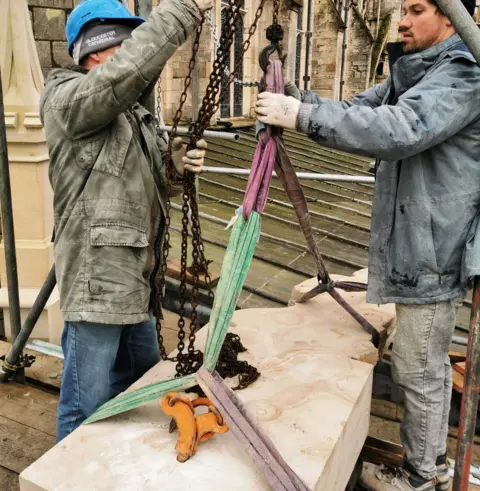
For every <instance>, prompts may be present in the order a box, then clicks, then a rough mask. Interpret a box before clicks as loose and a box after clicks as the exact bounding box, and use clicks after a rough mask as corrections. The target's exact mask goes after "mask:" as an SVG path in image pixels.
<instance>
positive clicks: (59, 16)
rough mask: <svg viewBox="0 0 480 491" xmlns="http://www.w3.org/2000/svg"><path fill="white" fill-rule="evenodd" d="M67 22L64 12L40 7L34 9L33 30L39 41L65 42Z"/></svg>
mask: <svg viewBox="0 0 480 491" xmlns="http://www.w3.org/2000/svg"><path fill="white" fill-rule="evenodd" d="M65 22H66V16H65V11H64V10H60V9H51V8H38V7H36V8H34V9H33V29H34V34H35V39H37V40H51V41H64V40H65Z"/></svg>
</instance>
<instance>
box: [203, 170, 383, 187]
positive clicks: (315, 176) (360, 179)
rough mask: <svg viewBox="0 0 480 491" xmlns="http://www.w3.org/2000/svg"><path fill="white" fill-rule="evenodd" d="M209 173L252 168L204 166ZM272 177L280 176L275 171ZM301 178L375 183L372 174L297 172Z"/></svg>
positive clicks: (232, 172) (239, 173) (241, 172)
mask: <svg viewBox="0 0 480 491" xmlns="http://www.w3.org/2000/svg"><path fill="white" fill-rule="evenodd" d="M203 172H206V173H209V174H229V175H231V176H248V175H250V169H239V168H235V167H209V166H203V167H202V173H203ZM272 177H278V176H277V174H276V173H275V172H273V173H272ZM297 177H298V178H299V179H308V180H310V181H325V182H355V183H360V184H373V183H374V182H375V178H374V177H370V176H350V175H348V174H318V173H317V172H297Z"/></svg>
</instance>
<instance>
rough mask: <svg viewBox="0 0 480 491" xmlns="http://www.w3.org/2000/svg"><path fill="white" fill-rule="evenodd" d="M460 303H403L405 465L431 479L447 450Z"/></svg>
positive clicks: (397, 378)
mask: <svg viewBox="0 0 480 491" xmlns="http://www.w3.org/2000/svg"><path fill="white" fill-rule="evenodd" d="M457 306H458V302H457V301H456V300H449V301H446V302H439V303H433V304H428V305H398V304H397V306H396V310H397V333H396V335H395V338H394V340H393V353H392V378H393V381H394V382H395V383H396V384H397V385H399V386H400V387H401V388H402V389H403V392H404V395H405V398H404V407H405V414H404V417H403V422H402V426H401V429H400V436H401V441H402V444H403V447H404V448H405V461H406V463H407V464H408V466H409V467H410V468H413V470H415V471H416V472H417V474H419V475H420V476H422V477H423V478H425V479H429V480H430V479H433V478H434V477H435V476H436V475H437V466H436V460H437V457H439V456H441V455H444V454H445V453H446V452H447V435H448V413H449V411H450V398H451V396H452V371H451V368H450V359H449V357H448V350H449V349H450V343H451V340H452V334H453V331H454V329H455V322H456V310H457Z"/></svg>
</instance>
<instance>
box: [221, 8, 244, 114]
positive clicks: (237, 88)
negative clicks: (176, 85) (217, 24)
mask: <svg viewBox="0 0 480 491" xmlns="http://www.w3.org/2000/svg"><path fill="white" fill-rule="evenodd" d="M244 6H245V1H244V0H243V1H242V8H241V12H242V15H241V16H240V17H239V18H238V19H237V22H236V24H235V36H234V39H233V44H232V47H231V49H230V53H229V56H228V63H227V66H229V68H230V71H232V70H233V69H234V67H235V66H237V69H236V71H235V78H236V79H237V80H241V81H243V41H244V39H243V32H244V25H245V24H244V19H245V14H246V10H245V8H244ZM227 7H228V6H227V4H224V3H223V2H222V11H221V32H222V35H225V34H226V32H225V29H226V10H225V9H226V8H227ZM226 78H227V77H226V76H225V77H224V81H226ZM222 93H223V94H224V95H225V97H224V99H223V102H222V104H221V105H220V117H221V118H231V117H239V116H242V115H243V87H242V85H240V84H237V83H234V84H232V85H231V86H226V84H225V83H224V84H223V85H222Z"/></svg>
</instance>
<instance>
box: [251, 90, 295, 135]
mask: <svg viewBox="0 0 480 491" xmlns="http://www.w3.org/2000/svg"><path fill="white" fill-rule="evenodd" d="M301 105H302V103H301V102H300V101H297V99H295V98H293V97H290V96H286V95H283V94H272V93H271V92H262V93H261V94H258V100H257V103H256V104H255V114H256V115H257V118H258V120H259V121H260V122H261V123H263V124H271V125H273V126H280V127H282V128H290V129H292V130H294V129H295V128H296V126H297V116H298V112H299V111H300V106H301Z"/></svg>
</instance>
